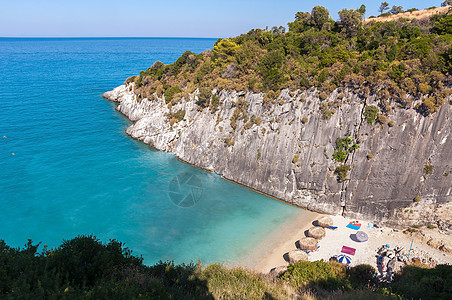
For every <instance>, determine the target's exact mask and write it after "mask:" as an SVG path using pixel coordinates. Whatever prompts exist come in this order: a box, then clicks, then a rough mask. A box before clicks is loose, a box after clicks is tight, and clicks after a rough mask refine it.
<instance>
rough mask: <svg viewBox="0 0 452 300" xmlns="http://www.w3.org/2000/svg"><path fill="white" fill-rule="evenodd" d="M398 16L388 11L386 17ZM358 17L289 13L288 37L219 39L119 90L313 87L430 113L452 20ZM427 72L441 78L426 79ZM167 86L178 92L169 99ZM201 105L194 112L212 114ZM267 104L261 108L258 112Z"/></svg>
mask: <svg viewBox="0 0 452 300" xmlns="http://www.w3.org/2000/svg"><path fill="white" fill-rule="evenodd" d="M388 10H389V4H388V3H387V2H383V3H382V6H381V7H380V12H381V13H383V12H385V11H388ZM400 10H401V8H400V7H398V6H393V7H392V10H391V12H392V13H395V12H398V11H400ZM365 11H366V8H365V6H364V5H362V6H361V7H360V8H359V9H357V10H355V9H343V10H341V11H340V12H339V13H338V15H339V19H340V20H339V21H337V22H335V21H334V20H332V19H331V18H330V16H329V12H328V10H327V9H326V8H324V7H322V6H315V7H314V8H313V9H312V11H311V12H297V13H296V15H295V20H294V21H293V22H290V23H289V24H288V25H289V31H288V32H285V28H283V27H273V28H271V29H265V30H263V29H252V30H250V31H249V32H248V33H245V34H242V35H240V36H237V37H231V38H228V39H219V40H218V41H217V42H216V43H215V45H214V47H213V49H212V50H211V51H209V50H208V51H205V52H204V53H201V54H199V55H196V54H194V53H192V52H190V51H187V52H185V53H184V54H183V55H182V56H181V57H180V58H179V59H177V60H176V61H175V62H174V63H173V64H170V65H166V66H165V65H163V64H162V63H156V64H155V65H154V66H152V67H151V68H149V69H147V70H146V71H142V72H140V75H139V76H136V77H130V78H129V79H127V81H126V84H129V83H132V82H134V83H135V89H134V92H135V93H136V94H137V95H138V96H139V97H138V99H144V98H151V96H152V95H153V94H154V93H156V94H157V96H159V97H160V96H161V95H162V93H163V91H165V94H168V96H169V97H167V95H165V99H167V98H169V99H170V100H168V99H167V101H168V102H171V99H172V95H174V94H176V93H181V95H180V97H186V96H187V95H188V94H190V93H193V92H194V91H195V90H196V89H197V88H201V87H208V88H209V89H210V90H212V89H214V88H216V89H217V90H218V91H221V90H223V89H226V90H237V91H245V92H246V91H247V90H251V91H253V92H256V93H268V92H269V91H274V93H278V92H279V91H280V90H281V89H284V88H289V89H291V90H296V89H308V88H311V87H316V88H317V90H318V91H319V96H320V97H321V98H322V99H328V98H329V96H330V94H331V93H332V92H333V91H334V90H335V89H340V90H345V89H348V90H349V91H351V92H353V93H355V94H358V95H359V96H360V97H362V98H367V97H369V96H370V95H377V97H378V98H379V99H381V103H380V104H379V105H380V107H381V110H382V113H385V114H386V113H387V112H388V109H391V108H392V107H403V108H411V106H410V105H411V103H413V102H414V101H416V100H422V104H421V105H419V106H418V107H416V110H417V111H418V112H419V113H421V114H422V115H424V116H426V115H429V114H433V113H435V112H437V111H438V110H439V108H440V107H441V106H442V104H443V103H444V99H446V97H445V95H444V94H445V91H446V90H447V89H448V88H449V87H450V84H451V79H450V76H449V75H448V74H451V72H452V35H451V23H452V21H451V20H452V16H451V15H450V14H449V15H447V14H444V15H435V16H433V17H431V18H430V19H426V20H422V21H421V20H408V19H396V20H392V21H388V22H369V23H366V24H364V23H363V21H362V18H363V15H364V13H365ZM388 14H389V13H388ZM435 72H437V73H440V74H441V75H443V77H444V78H443V79H442V80H439V81H436V80H432V78H434V77H437V76H436V75H434V74H435ZM173 86H178V87H180V88H182V89H183V91H177V92H176V93H174V92H175V91H174V90H173V89H176V88H172V87H173ZM171 94H172V95H171ZM407 95H408V96H407ZM212 97H213V96H212ZM208 98H209V99H207V98H206V97H204V98H203V99H202V101H201V102H200V103H199V104H200V106H201V107H208V106H211V108H212V107H213V108H215V107H216V105H212V103H209V101H210V99H211V97H210V96H209V97H208ZM272 100H274V99H272ZM349 100H350V99H347V98H345V97H343V98H341V99H340V100H339V101H349ZM212 101H213V98H212ZM339 101H338V102H339ZM393 102H396V103H393ZM275 103H276V102H274V101H268V102H266V103H265V106H264V107H265V109H270V108H271V106H272V105H275ZM394 104H398V105H394ZM335 108H336V107H333V106H331V105H329V104H325V105H323V106H322V107H321V113H322V117H323V118H324V119H329V118H330V117H331V116H332V115H333V114H334V112H335V110H334V109H335ZM211 111H216V109H212V110H211ZM372 120H373V121H372V123H374V122H375V120H376V119H372Z"/></svg>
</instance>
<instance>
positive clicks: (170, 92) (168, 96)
mask: <svg viewBox="0 0 452 300" xmlns="http://www.w3.org/2000/svg"><path fill="white" fill-rule="evenodd" d="M180 92H182V90H181V88H180V87H179V86H178V85H175V86H172V87H169V88H167V89H166V90H165V93H164V95H165V103H166V104H168V103H170V102H171V101H173V96H174V95H175V94H177V93H180Z"/></svg>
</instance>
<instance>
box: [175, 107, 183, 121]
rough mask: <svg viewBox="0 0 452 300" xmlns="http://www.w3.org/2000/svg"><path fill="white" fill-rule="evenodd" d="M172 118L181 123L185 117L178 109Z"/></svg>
mask: <svg viewBox="0 0 452 300" xmlns="http://www.w3.org/2000/svg"><path fill="white" fill-rule="evenodd" d="M174 117H175V118H176V119H177V120H178V121H182V120H183V119H184V117H185V110H182V109H179V110H178V111H177V112H175V113H174Z"/></svg>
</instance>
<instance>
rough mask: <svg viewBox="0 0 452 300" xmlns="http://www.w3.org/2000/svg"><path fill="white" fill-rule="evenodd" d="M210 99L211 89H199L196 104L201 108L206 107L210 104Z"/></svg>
mask: <svg viewBox="0 0 452 300" xmlns="http://www.w3.org/2000/svg"><path fill="white" fill-rule="evenodd" d="M210 97H212V89H210V88H208V87H200V88H199V94H198V101H197V102H196V104H198V105H199V106H201V107H207V106H209V104H210Z"/></svg>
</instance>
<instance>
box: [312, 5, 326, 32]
mask: <svg viewBox="0 0 452 300" xmlns="http://www.w3.org/2000/svg"><path fill="white" fill-rule="evenodd" d="M311 18H312V21H313V22H314V24H315V26H316V27H317V28H319V29H322V26H323V24H325V23H326V22H328V19H329V18H330V12H329V11H328V9H326V8H325V7H323V6H320V5H317V6H314V8H313V9H312V12H311Z"/></svg>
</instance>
